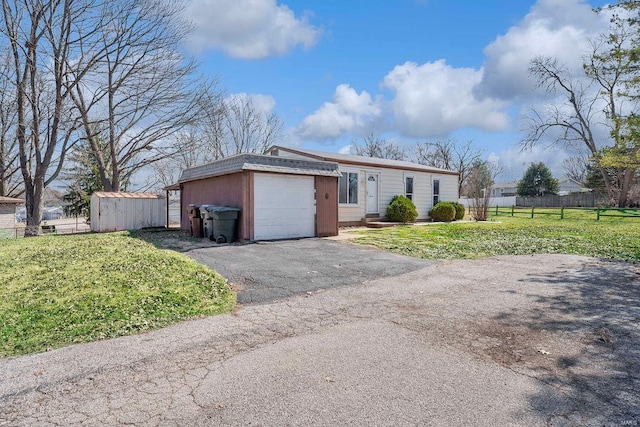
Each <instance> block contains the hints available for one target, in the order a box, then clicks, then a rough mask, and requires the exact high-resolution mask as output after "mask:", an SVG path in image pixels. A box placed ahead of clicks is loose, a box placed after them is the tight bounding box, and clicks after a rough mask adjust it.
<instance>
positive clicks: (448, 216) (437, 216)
mask: <svg viewBox="0 0 640 427" xmlns="http://www.w3.org/2000/svg"><path fill="white" fill-rule="evenodd" d="M429 215H430V216H431V219H433V220H434V221H438V222H451V221H453V219H454V218H455V217H456V208H455V206H454V205H453V203H451V202H438V203H437V204H436V205H435V206H434V207H433V209H431V212H430V213H429Z"/></svg>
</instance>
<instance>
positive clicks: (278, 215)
mask: <svg viewBox="0 0 640 427" xmlns="http://www.w3.org/2000/svg"><path fill="white" fill-rule="evenodd" d="M254 177H255V179H254V187H253V188H254V190H253V191H254V193H253V194H254V216H253V227H254V228H253V233H254V239H255V240H270V239H287V238H295V237H313V236H315V234H316V226H315V214H316V207H315V197H314V179H313V177H312V176H296V175H276V174H262V173H257V174H255V175H254Z"/></svg>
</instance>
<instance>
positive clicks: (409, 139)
mask: <svg viewBox="0 0 640 427" xmlns="http://www.w3.org/2000/svg"><path fill="white" fill-rule="evenodd" d="M604 4H605V2H602V1H596V0H591V1H589V2H587V1H583V0H538V1H527V0H485V1H477V0H475V1H472V0H350V1H344V0H342V1H339V0H324V1H313V2H312V1H302V0H192V3H191V5H190V6H189V7H188V8H187V9H186V14H187V16H188V17H189V18H190V19H191V20H192V21H193V22H194V25H195V34H194V36H193V37H192V39H191V41H190V42H189V45H188V48H189V50H190V51H191V52H192V53H193V54H194V55H195V57H196V58H197V60H198V61H199V62H200V63H201V64H202V67H203V70H204V72H205V73H207V74H209V75H218V76H219V79H220V86H221V88H224V89H225V90H226V92H227V93H228V94H229V95H232V94H239V93H244V94H247V95H249V96H252V97H254V102H255V104H256V105H259V106H260V108H263V109H264V110H265V111H271V110H273V111H275V112H277V113H278V114H279V115H280V116H281V118H282V119H283V121H284V123H285V134H284V137H283V139H282V140H281V141H280V143H281V144H282V145H289V146H300V147H306V148H311V149H318V150H324V151H336V152H337V151H343V152H345V151H346V150H348V147H349V145H350V144H351V143H352V142H353V141H359V140H361V139H362V137H363V136H365V135H368V134H371V133H374V134H375V135H376V136H379V137H383V138H386V139H389V140H393V141H394V142H397V143H399V144H403V145H405V146H407V147H410V146H412V145H414V144H415V143H416V142H421V141H425V140H432V139H437V138H453V139H456V140H459V141H461V142H465V141H468V140H473V141H474V143H475V144H476V145H478V146H479V147H481V148H483V149H484V150H485V154H486V157H488V158H491V159H496V160H498V161H499V162H500V164H501V165H502V167H503V168H504V171H505V172H504V173H503V176H502V177H501V178H502V179H504V180H510V179H519V178H520V176H521V174H522V171H523V170H524V168H525V167H526V166H527V165H528V163H529V162H531V161H540V160H542V161H545V162H546V163H547V164H548V165H549V166H550V167H551V168H552V170H553V171H554V174H555V175H557V176H560V175H562V168H561V162H562V160H563V159H564V158H565V157H567V156H568V155H570V154H572V153H568V152H565V151H564V150H560V149H558V148H557V147H556V148H554V149H542V148H538V149H535V150H533V151H532V152H521V151H520V149H519V147H518V146H517V143H518V142H519V141H520V139H521V138H522V136H523V132H522V130H523V129H524V125H523V123H522V119H521V117H522V115H523V114H524V113H525V112H526V111H528V110H529V109H530V108H531V107H532V106H535V105H541V104H540V103H541V102H544V101H545V97H544V96H543V94H542V93H540V91H537V90H536V89H535V87H534V85H533V81H532V80H531V78H530V77H529V76H528V75H527V73H526V69H527V66H528V64H529V61H530V60H531V58H532V57H534V56H536V55H543V54H544V55H554V56H558V57H560V58H561V59H562V60H563V61H564V62H565V63H566V64H567V65H568V66H569V67H573V68H579V67H580V66H581V64H582V56H583V55H584V54H585V53H586V51H587V50H588V47H589V44H588V43H589V38H595V37H596V36H597V34H598V33H600V32H602V31H603V29H604V28H606V18H605V17H599V16H597V15H595V14H594V13H592V12H591V8H592V7H597V6H602V5H604Z"/></svg>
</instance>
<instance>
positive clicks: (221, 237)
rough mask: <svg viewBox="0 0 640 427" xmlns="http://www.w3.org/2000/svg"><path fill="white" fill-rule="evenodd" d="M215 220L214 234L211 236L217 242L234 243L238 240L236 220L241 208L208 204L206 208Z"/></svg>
mask: <svg viewBox="0 0 640 427" xmlns="http://www.w3.org/2000/svg"><path fill="white" fill-rule="evenodd" d="M205 209H206V210H207V213H208V215H209V217H211V219H212V220H213V234H212V235H211V237H209V238H210V239H211V240H215V242H216V243H233V242H235V241H236V220H237V219H238V212H240V208H234V207H231V206H207V207H206V208H205Z"/></svg>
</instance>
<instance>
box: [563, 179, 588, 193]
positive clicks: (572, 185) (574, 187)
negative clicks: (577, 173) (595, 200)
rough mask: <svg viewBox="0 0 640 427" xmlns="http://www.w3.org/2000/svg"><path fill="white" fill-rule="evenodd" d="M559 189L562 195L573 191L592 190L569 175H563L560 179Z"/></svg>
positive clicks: (584, 191)
mask: <svg viewBox="0 0 640 427" xmlns="http://www.w3.org/2000/svg"><path fill="white" fill-rule="evenodd" d="M558 186H559V191H558V194H559V195H560V196H565V195H567V194H571V193H586V192H589V191H591V190H590V189H588V188H585V187H583V186H582V184H580V183H579V182H578V181H576V180H575V179H572V178H569V177H567V176H565V177H562V178H560V179H559V180H558Z"/></svg>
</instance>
